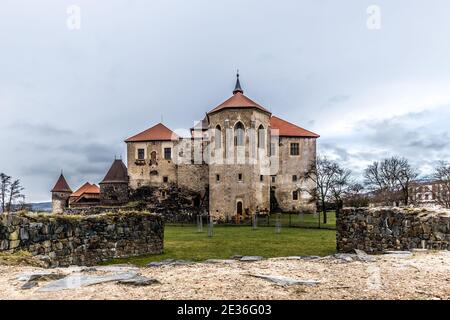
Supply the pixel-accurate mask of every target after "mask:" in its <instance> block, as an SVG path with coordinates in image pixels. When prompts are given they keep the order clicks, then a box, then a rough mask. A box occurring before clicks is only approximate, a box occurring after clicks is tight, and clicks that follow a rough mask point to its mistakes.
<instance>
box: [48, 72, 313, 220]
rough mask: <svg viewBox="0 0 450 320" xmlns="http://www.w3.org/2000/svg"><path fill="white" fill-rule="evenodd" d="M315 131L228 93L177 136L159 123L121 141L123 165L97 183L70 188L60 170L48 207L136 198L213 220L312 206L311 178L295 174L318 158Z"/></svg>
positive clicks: (237, 89)
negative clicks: (187, 132) (124, 152)
mask: <svg viewBox="0 0 450 320" xmlns="http://www.w3.org/2000/svg"><path fill="white" fill-rule="evenodd" d="M318 138H319V135H317V134H315V133H313V132H311V131H308V130H305V129H303V128H301V127H299V126H296V125H294V124H292V123H290V122H288V121H285V120H283V119H280V118H278V117H276V116H274V115H272V113H271V112H270V111H268V110H267V109H266V108H264V107H263V106H261V105H260V104H258V103H256V102H254V101H253V100H251V99H250V98H248V97H247V96H245V95H244V91H243V89H242V87H241V84H240V79H239V74H238V75H237V79H236V86H235V88H234V90H233V95H232V96H231V97H230V98H229V99H228V100H226V101H225V102H223V103H221V104H220V105H218V106H217V107H215V108H213V109H212V110H210V111H209V112H207V113H206V116H205V118H204V119H203V120H202V121H199V122H198V123H196V124H195V125H194V126H193V127H192V128H191V129H190V136H189V137H181V136H179V135H178V134H176V133H175V132H174V131H172V130H171V129H169V128H168V127H166V126H165V125H163V124H162V123H159V124H157V125H155V126H153V127H151V128H150V129H147V130H145V131H143V132H141V133H139V134H136V135H134V136H132V137H130V138H128V139H126V140H125V143H126V145H127V167H125V165H124V164H123V162H122V161H121V160H115V161H114V162H113V164H112V166H111V168H110V170H109V171H108V173H107V174H106V176H105V178H104V179H103V181H102V182H101V183H100V186H99V187H98V186H97V185H95V184H89V183H87V184H85V185H83V186H82V187H81V188H80V189H78V190H77V191H75V192H72V190H71V189H70V187H69V186H68V184H67V182H66V180H65V178H64V176H63V175H62V174H61V176H60V178H59V179H58V181H57V183H56V185H55V187H54V188H53V189H52V202H53V210H54V212H59V213H61V212H64V210H66V209H67V208H76V207H95V206H120V205H124V204H126V203H127V202H128V201H131V200H133V201H135V200H141V201H146V202H148V203H149V205H150V207H152V206H153V207H152V208H154V209H155V210H156V211H158V210H159V211H162V212H164V211H169V209H168V207H170V210H171V211H183V212H188V213H189V212H190V213H194V214H195V213H197V214H199V213H209V215H210V216H211V217H213V218H214V219H215V220H217V221H230V220H234V219H237V220H240V219H244V218H247V217H249V216H251V215H253V214H255V213H260V214H261V213H268V212H270V211H274V210H277V211H283V212H298V211H300V210H304V209H307V210H309V211H314V210H315V204H314V203H312V202H311V197H310V192H307V191H305V190H310V189H314V188H315V185H314V183H312V181H304V180H303V179H302V178H301V177H302V176H303V173H304V172H305V171H306V170H307V169H308V166H309V165H310V163H312V162H313V161H314V160H315V159H316V140H317V139H318Z"/></svg>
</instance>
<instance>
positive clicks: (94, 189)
mask: <svg viewBox="0 0 450 320" xmlns="http://www.w3.org/2000/svg"><path fill="white" fill-rule="evenodd" d="M86 193H89V194H97V193H100V188H99V187H98V186H97V185H96V184H90V183H89V182H86V183H85V184H83V185H82V186H81V187H80V188H79V189H78V190H77V191H75V192H74V193H72V194H71V195H70V196H71V197H81V196H82V195H83V194H86Z"/></svg>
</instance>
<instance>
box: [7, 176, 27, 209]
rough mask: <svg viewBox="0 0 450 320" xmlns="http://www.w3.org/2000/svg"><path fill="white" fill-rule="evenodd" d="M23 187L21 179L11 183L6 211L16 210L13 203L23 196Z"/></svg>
mask: <svg viewBox="0 0 450 320" xmlns="http://www.w3.org/2000/svg"><path fill="white" fill-rule="evenodd" d="M23 189H24V188H23V187H22V186H21V185H20V180H19V179H17V180H14V181H13V182H12V183H11V184H10V185H9V190H8V205H7V206H6V211H8V212H12V211H14V208H13V204H14V202H15V201H16V200H17V199H19V198H20V197H21V196H22V191H23Z"/></svg>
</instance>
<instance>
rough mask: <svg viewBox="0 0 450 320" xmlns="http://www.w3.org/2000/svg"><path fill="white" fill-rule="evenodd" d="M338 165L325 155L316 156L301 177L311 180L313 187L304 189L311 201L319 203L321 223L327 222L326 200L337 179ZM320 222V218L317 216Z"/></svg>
mask: <svg viewBox="0 0 450 320" xmlns="http://www.w3.org/2000/svg"><path fill="white" fill-rule="evenodd" d="M339 170H341V169H340V167H339V165H338V164H337V163H336V162H333V161H331V160H329V159H327V158H326V157H322V156H317V159H316V160H315V161H312V162H311V163H310V165H309V167H308V169H307V170H306V172H305V173H304V176H303V177H302V178H303V179H304V180H306V181H312V182H313V183H314V185H315V188H312V189H305V190H304V191H306V192H308V193H309V194H310V195H311V200H312V201H315V202H316V201H317V202H318V203H319V204H320V207H321V211H322V213H323V223H325V224H326V223H327V210H326V209H327V208H326V201H327V199H329V198H330V197H331V192H332V188H333V184H334V183H336V181H337V180H338V179H337V177H338V175H339ZM319 223H320V218H319Z"/></svg>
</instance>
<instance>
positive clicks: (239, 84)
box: [233, 70, 244, 94]
mask: <svg viewBox="0 0 450 320" xmlns="http://www.w3.org/2000/svg"><path fill="white" fill-rule="evenodd" d="M238 92H239V93H242V94H244V90H242V87H241V82H240V81H239V70H238V71H237V74H236V86H235V87H234V90H233V94H236V93H238Z"/></svg>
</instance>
